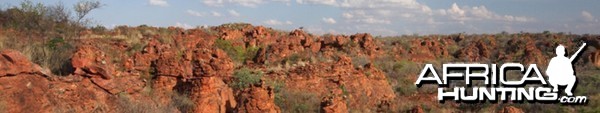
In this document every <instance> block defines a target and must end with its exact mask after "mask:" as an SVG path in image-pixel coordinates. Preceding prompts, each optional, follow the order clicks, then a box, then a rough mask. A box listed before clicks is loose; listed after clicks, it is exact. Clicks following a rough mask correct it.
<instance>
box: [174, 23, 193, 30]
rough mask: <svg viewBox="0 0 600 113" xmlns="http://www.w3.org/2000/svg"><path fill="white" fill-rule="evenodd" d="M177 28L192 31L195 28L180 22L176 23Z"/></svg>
mask: <svg viewBox="0 0 600 113" xmlns="http://www.w3.org/2000/svg"><path fill="white" fill-rule="evenodd" d="M175 26H176V27H181V28H184V29H192V28H194V27H193V26H191V25H189V24H186V23H180V22H177V23H175Z"/></svg>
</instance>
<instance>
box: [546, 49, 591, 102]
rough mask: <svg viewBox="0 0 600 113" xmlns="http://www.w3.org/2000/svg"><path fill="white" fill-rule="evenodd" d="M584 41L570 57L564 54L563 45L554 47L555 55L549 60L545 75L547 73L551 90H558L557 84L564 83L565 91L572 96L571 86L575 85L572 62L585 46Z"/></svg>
mask: <svg viewBox="0 0 600 113" xmlns="http://www.w3.org/2000/svg"><path fill="white" fill-rule="evenodd" d="M585 45H586V44H585V43H583V45H582V46H581V47H580V48H579V50H577V52H576V53H575V54H573V55H572V56H571V57H570V58H567V57H566V56H565V52H566V51H565V47H564V46H563V45H558V47H556V57H554V58H552V59H551V60H550V63H549V64H548V69H546V75H548V82H550V85H552V87H554V88H553V89H552V92H557V91H558V86H559V85H566V86H567V88H566V89H565V93H567V95H568V96H573V92H572V90H573V86H574V85H575V81H576V77H575V73H574V70H573V65H572V62H573V61H574V60H575V58H576V57H577V55H578V54H579V52H581V50H582V49H583V48H584V47H585Z"/></svg>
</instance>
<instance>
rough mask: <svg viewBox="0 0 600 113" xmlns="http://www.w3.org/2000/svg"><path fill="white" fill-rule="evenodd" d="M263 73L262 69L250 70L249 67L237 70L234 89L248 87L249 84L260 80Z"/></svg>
mask: <svg viewBox="0 0 600 113" xmlns="http://www.w3.org/2000/svg"><path fill="white" fill-rule="evenodd" d="M262 74H263V73H262V71H256V70H250V69H248V68H241V69H238V70H235V72H234V73H233V78H234V83H233V84H232V85H233V86H232V87H233V88H234V89H244V88H247V87H248V86H249V85H252V84H256V83H258V82H260V78H261V77H262Z"/></svg>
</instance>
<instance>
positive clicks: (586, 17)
mask: <svg viewBox="0 0 600 113" xmlns="http://www.w3.org/2000/svg"><path fill="white" fill-rule="evenodd" d="M581 16H582V17H583V20H585V21H588V22H598V19H596V17H594V15H592V13H590V12H587V11H581Z"/></svg>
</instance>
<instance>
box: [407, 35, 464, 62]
mask: <svg viewBox="0 0 600 113" xmlns="http://www.w3.org/2000/svg"><path fill="white" fill-rule="evenodd" d="M453 42H454V41H452V40H450V39H449V38H443V39H431V38H424V39H415V40H412V41H411V48H410V49H409V50H408V54H409V56H408V59H409V60H410V61H414V62H423V61H429V60H432V59H435V58H436V57H448V56H450V53H449V52H448V48H447V47H449V46H450V45H453V44H454V43H453Z"/></svg>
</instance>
